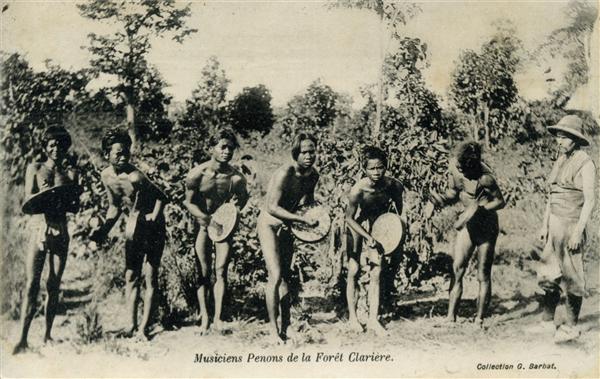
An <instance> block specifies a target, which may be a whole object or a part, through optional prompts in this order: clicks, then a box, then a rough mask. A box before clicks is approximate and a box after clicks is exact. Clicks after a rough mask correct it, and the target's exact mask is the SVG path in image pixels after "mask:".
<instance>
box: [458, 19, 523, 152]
mask: <svg viewBox="0 0 600 379" xmlns="http://www.w3.org/2000/svg"><path fill="white" fill-rule="evenodd" d="M520 48H521V42H520V40H518V39H517V38H516V37H515V32H514V30H512V29H510V28H499V29H498V31H497V33H496V34H495V35H494V36H493V37H492V38H491V39H490V41H488V42H486V43H485V44H484V45H483V46H482V48H481V52H480V53H477V52H475V51H473V50H466V51H464V52H462V53H461V55H460V57H459V61H458V64H457V66H456V68H455V69H454V71H453V73H452V83H451V85H450V91H449V93H450V98H451V99H452V101H453V102H454V103H455V104H456V106H457V108H458V109H460V110H461V111H463V112H464V113H466V114H468V115H470V116H471V118H472V120H473V122H472V127H473V139H475V140H478V139H479V129H480V128H482V129H483V131H484V140H485V144H486V146H490V122H489V119H490V113H491V112H492V111H496V112H504V111H506V110H507V109H508V108H509V107H510V106H511V104H513V103H514V102H515V100H516V99H517V87H516V84H515V80H514V74H515V72H516V71H517V68H518V66H519V63H520V57H519V51H520Z"/></svg>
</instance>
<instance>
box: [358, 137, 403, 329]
mask: <svg viewBox="0 0 600 379" xmlns="http://www.w3.org/2000/svg"><path fill="white" fill-rule="evenodd" d="M361 164H362V167H363V170H364V172H365V174H366V177H364V178H362V179H360V180H358V181H357V182H356V184H355V185H354V186H353V187H352V189H351V190H350V193H349V195H348V207H347V208H346V223H347V225H348V227H349V232H350V233H351V235H350V236H349V237H351V240H350V241H351V243H348V249H347V254H348V279H347V284H346V299H347V301H348V313H349V324H350V327H351V328H352V329H353V330H355V331H359V332H362V331H363V327H362V325H361V323H360V322H359V321H358V317H357V316H356V307H357V303H358V296H357V288H356V287H357V281H358V273H359V271H360V270H359V269H360V266H365V265H368V267H369V294H368V296H369V319H368V321H367V329H369V330H372V331H374V332H375V333H376V334H377V335H386V334H387V331H386V330H385V328H384V327H383V326H382V325H381V323H380V322H379V303H380V293H381V291H380V282H379V277H380V275H381V264H382V262H383V260H382V257H381V255H382V253H383V251H382V250H383V248H382V246H381V244H380V243H379V242H378V241H376V240H375V239H374V238H373V236H372V235H371V234H370V233H371V232H372V229H371V228H372V227H373V223H374V222H375V220H376V219H377V218H378V217H379V216H381V215H383V214H384V213H387V212H388V211H389V209H390V205H393V206H395V208H396V211H397V213H398V214H401V213H402V194H403V192H404V187H403V186H402V184H401V183H400V182H399V181H397V180H396V179H393V178H390V177H388V176H385V171H386V169H387V156H386V154H385V152H383V151H382V150H381V149H379V148H377V147H374V146H366V147H365V148H364V150H363V154H362V162H361ZM400 238H401V231H398V242H399V240H400ZM350 241H349V242H350ZM363 241H365V242H366V244H367V246H368V248H369V250H368V253H367V252H366V251H365V252H362V250H363V246H362V245H363ZM361 254H362V259H361Z"/></svg>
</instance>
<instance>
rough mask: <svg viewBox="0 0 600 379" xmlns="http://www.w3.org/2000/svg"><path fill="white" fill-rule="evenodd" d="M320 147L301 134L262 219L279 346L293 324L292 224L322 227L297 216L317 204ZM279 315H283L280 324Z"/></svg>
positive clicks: (260, 227)
mask: <svg viewBox="0 0 600 379" xmlns="http://www.w3.org/2000/svg"><path fill="white" fill-rule="evenodd" d="M316 148H317V140H316V138H315V137H313V136H312V135H309V134H305V133H300V134H298V135H297V136H296V137H295V138H294V141H293V145H292V158H293V159H294V161H293V162H292V163H286V164H284V165H283V166H281V167H279V168H278V169H277V170H276V171H275V173H274V174H273V176H272V177H271V180H270V181H269V186H268V189H267V195H266V203H265V206H264V208H263V209H262V210H261V212H260V215H259V216H258V222H257V232H258V238H259V240H260V246H261V249H262V252H263V254H264V258H265V263H266V266H267V271H268V275H269V278H268V281H267V285H266V288H265V297H266V301H267V311H268V313H269V326H270V329H271V337H272V339H273V340H274V342H276V343H284V342H285V340H286V339H287V327H288V326H289V323H290V307H291V301H290V298H289V294H288V293H289V290H288V280H289V274H290V264H291V261H292V255H293V238H292V236H291V233H290V231H289V224H290V223H292V222H298V223H304V224H306V225H308V226H311V227H314V226H316V225H317V224H318V222H317V221H315V220H311V219H308V218H306V217H303V216H301V215H299V214H297V213H295V212H296V211H297V210H298V207H299V206H300V205H302V204H310V203H312V202H313V201H314V191H315V186H316V185H317V181H318V180H319V173H318V172H317V170H315V168H314V167H313V165H314V163H315V161H316V159H317V154H316ZM278 316H281V323H280V324H279V325H278V323H277V318H278Z"/></svg>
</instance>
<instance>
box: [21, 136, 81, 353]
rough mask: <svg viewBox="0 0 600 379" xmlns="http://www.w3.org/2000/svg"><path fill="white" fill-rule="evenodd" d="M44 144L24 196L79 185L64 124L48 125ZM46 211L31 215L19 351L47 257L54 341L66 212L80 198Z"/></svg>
mask: <svg viewBox="0 0 600 379" xmlns="http://www.w3.org/2000/svg"><path fill="white" fill-rule="evenodd" d="M42 143H43V145H44V150H45V153H46V156H47V159H46V160H45V161H43V162H34V163H31V164H30V165H29V166H27V171H26V173H25V199H29V198H31V197H32V196H33V195H35V194H36V193H38V192H41V191H44V190H47V189H49V188H52V187H55V186H59V185H64V184H77V181H78V178H77V174H76V172H75V171H74V170H73V169H71V168H69V167H67V166H66V164H65V155H66V152H67V150H68V149H69V147H70V146H71V137H70V136H69V133H68V132H67V131H66V130H65V129H64V128H62V127H55V126H51V127H49V128H48V129H47V130H46V131H45V133H44V136H43V140H42ZM48 208H49V209H48V211H47V212H46V213H45V214H36V215H34V216H33V217H32V223H33V225H34V230H32V234H31V235H32V239H31V244H30V246H29V249H28V252H27V259H26V263H25V264H26V266H25V274H26V276H27V281H26V287H25V296H24V299H23V306H22V310H21V338H20V339H19V342H18V343H17V345H16V346H15V348H14V350H13V354H17V353H19V352H21V351H23V350H25V349H27V347H28V346H27V334H28V333H29V327H30V326H31V321H32V320H33V316H34V315H35V311H36V309H35V305H36V299H37V295H38V292H39V290H40V279H41V276H42V271H43V269H44V262H45V261H46V257H48V264H49V270H48V278H47V280H46V290H47V295H46V301H45V304H44V305H45V312H44V313H45V315H46V333H45V334H44V343H46V342H49V341H51V340H52V336H51V331H52V323H53V322H54V316H55V315H56V311H57V307H58V297H59V291H60V281H61V278H62V275H63V272H64V270H65V264H66V263H67V255H68V254H67V253H68V249H69V233H68V230H67V215H66V214H67V212H71V213H75V212H77V210H78V209H79V197H78V196H76V195H75V194H74V196H73V199H72V201H67V203H66V204H63V205H49V207H48Z"/></svg>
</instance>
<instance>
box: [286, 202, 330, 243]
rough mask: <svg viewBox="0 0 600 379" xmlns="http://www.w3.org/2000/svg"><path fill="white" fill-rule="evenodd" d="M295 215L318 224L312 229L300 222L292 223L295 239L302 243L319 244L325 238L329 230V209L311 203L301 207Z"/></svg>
mask: <svg viewBox="0 0 600 379" xmlns="http://www.w3.org/2000/svg"><path fill="white" fill-rule="evenodd" d="M296 213H297V214H299V215H301V216H303V217H308V218H309V219H313V220H317V221H318V222H319V224H318V225H317V226H315V227H314V228H313V227H310V226H308V225H306V224H304V223H302V222H293V223H292V233H294V235H295V236H296V238H298V239H299V240H301V241H304V242H319V241H320V240H322V239H323V238H325V237H326V236H327V234H328V233H329V229H330V228H331V217H329V209H328V208H327V207H325V206H323V205H320V204H318V203H313V204H309V205H303V206H302V207H300V208H299V209H298V211H296Z"/></svg>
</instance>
